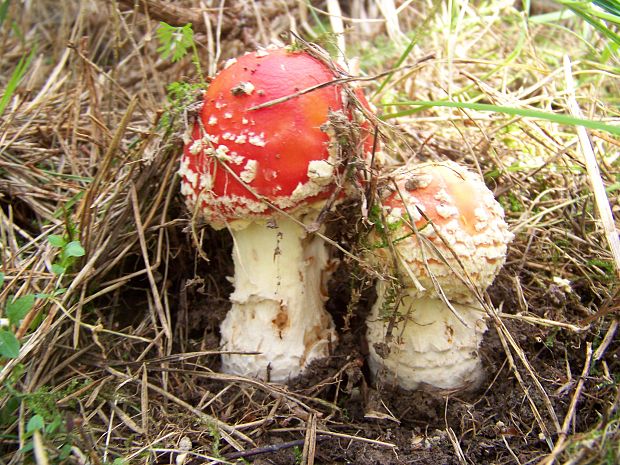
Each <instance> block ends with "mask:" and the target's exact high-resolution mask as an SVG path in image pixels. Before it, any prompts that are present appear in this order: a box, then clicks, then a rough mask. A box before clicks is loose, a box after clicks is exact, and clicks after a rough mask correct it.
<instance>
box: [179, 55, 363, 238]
mask: <svg viewBox="0 0 620 465" xmlns="http://www.w3.org/2000/svg"><path fill="white" fill-rule="evenodd" d="M335 77H336V76H334V72H333V71H332V70H331V69H330V68H329V67H328V66H327V65H326V64H325V63H323V62H322V61H320V60H319V59H317V58H314V57H313V56H311V55H309V54H308V53H305V52H302V51H292V50H288V49H268V50H260V51H258V52H254V53H249V54H246V55H244V56H243V57H241V58H239V59H237V60H233V61H232V63H231V64H229V66H227V67H226V68H225V69H224V70H222V71H221V72H220V73H219V74H218V75H217V76H216V77H215V78H214V79H213V82H212V83H211V84H210V85H209V88H208V90H207V91H206V93H205V96H204V105H203V108H202V113H201V124H196V125H195V127H194V128H193V132H192V136H191V140H190V141H189V142H188V143H187V144H186V145H185V149H184V154H183V158H182V160H181V168H180V174H181V177H182V186H181V190H182V193H183V194H185V196H186V198H187V202H188V204H189V206H190V208H198V209H199V213H200V214H201V216H203V217H204V218H205V219H206V220H207V221H208V222H210V223H211V224H212V225H213V226H214V227H223V226H224V224H225V223H226V222H230V221H235V220H239V219H257V218H263V217H266V216H269V215H270V214H271V213H272V211H271V209H270V207H269V205H268V204H267V202H268V203H270V204H273V205H275V206H276V207H277V208H279V209H282V210H286V211H289V212H290V211H293V210H295V209H297V208H298V207H300V206H301V205H305V204H307V203H308V202H310V203H312V202H315V201H318V200H321V199H325V198H327V197H329V195H330V194H331V193H332V192H333V189H334V180H335V175H336V174H337V170H338V167H337V164H338V159H337V152H338V151H337V146H336V144H337V142H336V141H335V140H333V137H332V135H333V130H332V131H330V125H329V124H328V123H329V114H330V112H338V111H340V112H342V113H343V114H345V113H350V112H349V111H348V110H347V109H346V108H345V103H344V100H345V99H346V94H345V93H344V92H343V86H342V85H332V84H328V85H325V86H324V87H321V88H319V89H315V90H313V91H311V92H308V93H305V94H303V95H299V96H295V97H293V98H290V99H288V100H284V101H281V102H279V103H274V104H273V105H270V106H265V107H262V108H259V109H254V110H251V108H252V107H255V106H258V105H261V104H264V103H267V102H271V101H273V100H275V99H279V98H282V97H287V96H291V95H294V94H296V93H298V92H299V91H302V90H304V89H307V88H309V87H312V86H315V85H317V84H323V83H328V82H330V81H332V80H334V79H335ZM362 98H363V97H362ZM347 118H349V119H350V118H351V117H350V115H348V116H347ZM368 139H370V138H368ZM364 145H365V150H369V147H370V146H371V145H369V141H368V142H365V143H364ZM254 194H256V195H254ZM257 197H258V198H257ZM261 198H262V199H264V200H265V201H262V200H261Z"/></svg>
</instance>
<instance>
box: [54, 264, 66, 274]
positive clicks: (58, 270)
mask: <svg viewBox="0 0 620 465" xmlns="http://www.w3.org/2000/svg"><path fill="white" fill-rule="evenodd" d="M65 271H67V269H66V268H65V267H64V266H62V265H59V264H58V263H54V264H53V265H52V272H53V273H54V274H63V273H64V272H65Z"/></svg>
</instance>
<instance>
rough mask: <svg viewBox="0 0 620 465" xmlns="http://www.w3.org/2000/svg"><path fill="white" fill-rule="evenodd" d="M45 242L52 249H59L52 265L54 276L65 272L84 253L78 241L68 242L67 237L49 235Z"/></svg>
mask: <svg viewBox="0 0 620 465" xmlns="http://www.w3.org/2000/svg"><path fill="white" fill-rule="evenodd" d="M47 241H48V242H49V244H50V245H51V246H52V247H54V248H57V249H60V253H59V254H58V257H57V259H56V261H55V262H54V263H53V264H52V271H53V272H54V273H56V274H63V273H65V272H67V271H68V270H69V269H70V268H71V266H72V265H73V263H74V262H75V260H76V259H77V258H78V257H83V256H84V254H85V253H86V251H85V250H84V247H82V245H81V244H80V241H75V240H74V241H72V240H69V238H68V237H67V236H58V235H56V234H51V235H49V236H48V237H47Z"/></svg>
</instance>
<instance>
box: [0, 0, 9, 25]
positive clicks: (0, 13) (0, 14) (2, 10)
mask: <svg viewBox="0 0 620 465" xmlns="http://www.w3.org/2000/svg"><path fill="white" fill-rule="evenodd" d="M10 4H11V0H4V2H2V5H0V28H1V27H2V25H3V24H4V20H5V19H6V15H7V13H8V12H9V5H10Z"/></svg>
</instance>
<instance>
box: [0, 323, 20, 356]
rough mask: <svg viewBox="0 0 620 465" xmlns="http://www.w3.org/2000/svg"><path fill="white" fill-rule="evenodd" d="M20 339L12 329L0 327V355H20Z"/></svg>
mask: <svg viewBox="0 0 620 465" xmlns="http://www.w3.org/2000/svg"><path fill="white" fill-rule="evenodd" d="M19 347H20V344H19V341H18V340H17V338H16V337H15V334H13V333H12V332H11V331H7V330H6V329H0V355H1V356H3V357H6V358H17V357H18V356H19Z"/></svg>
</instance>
